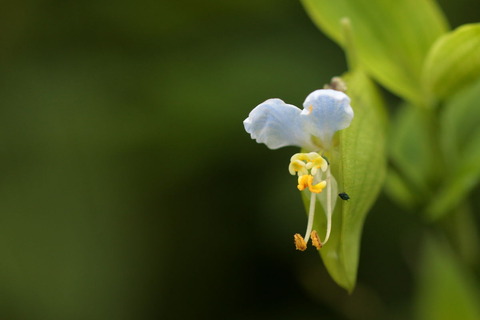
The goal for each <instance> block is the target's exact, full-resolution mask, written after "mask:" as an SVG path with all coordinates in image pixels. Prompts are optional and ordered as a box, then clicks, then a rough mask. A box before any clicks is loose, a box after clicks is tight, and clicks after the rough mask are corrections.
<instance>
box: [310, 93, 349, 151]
mask: <svg viewBox="0 0 480 320" xmlns="http://www.w3.org/2000/svg"><path fill="white" fill-rule="evenodd" d="M303 108H304V109H303V110H302V112H301V119H302V125H303V128H304V130H306V131H308V133H309V134H311V135H313V136H315V137H318V138H319V139H320V140H321V142H322V144H323V146H324V147H327V146H330V144H331V141H332V138H333V135H334V134H335V132H337V131H338V130H342V129H345V128H347V127H348V126H349V125H350V122H352V119H353V109H352V107H351V106H350V98H349V97H348V96H347V95H346V94H345V93H343V92H341V91H337V90H331V89H321V90H316V91H314V92H312V93H310V94H309V95H308V97H307V98H306V99H305V102H304V103H303Z"/></svg>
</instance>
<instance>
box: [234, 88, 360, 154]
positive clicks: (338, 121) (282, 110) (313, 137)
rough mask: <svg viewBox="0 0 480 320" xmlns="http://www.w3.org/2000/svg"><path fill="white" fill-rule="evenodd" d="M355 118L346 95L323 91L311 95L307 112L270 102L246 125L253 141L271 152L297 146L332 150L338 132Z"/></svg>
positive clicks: (260, 105) (245, 123) (251, 114)
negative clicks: (262, 144)
mask: <svg viewBox="0 0 480 320" xmlns="http://www.w3.org/2000/svg"><path fill="white" fill-rule="evenodd" d="M352 119H353V109H352V107H351V106H350V98H349V97H348V96H347V95H346V94H345V93H343V92H341V91H336V90H331V89H321V90H316V91H314V92H312V93H310V94H309V95H308V97H307V98H306V99H305V102H304V103H303V110H300V109H299V108H297V107H295V106H293V105H291V104H286V103H285V102H283V101H282V100H280V99H269V100H267V101H265V102H263V103H261V104H259V105H258V106H257V107H255V108H254V109H253V110H252V111H251V112H250V114H249V115H248V118H247V119H245V121H243V124H244V126H245V130H246V131H247V132H248V133H249V134H250V135H251V137H252V139H255V140H256V141H257V142H258V143H264V144H265V145H266V146H267V147H268V148H270V149H278V148H281V147H285V146H297V147H300V148H303V149H305V150H307V151H315V150H320V149H321V150H328V149H330V148H331V146H332V138H333V135H334V134H335V132H337V131H338V130H342V129H345V128H347V127H348V126H349V125H350V122H351V121H352Z"/></svg>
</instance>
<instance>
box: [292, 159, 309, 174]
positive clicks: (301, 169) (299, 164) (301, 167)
mask: <svg viewBox="0 0 480 320" xmlns="http://www.w3.org/2000/svg"><path fill="white" fill-rule="evenodd" d="M288 171H289V172H290V174H291V175H295V173H296V172H298V173H299V174H301V175H305V174H308V170H307V168H306V165H305V162H303V161H300V160H294V161H291V162H290V165H289V166H288Z"/></svg>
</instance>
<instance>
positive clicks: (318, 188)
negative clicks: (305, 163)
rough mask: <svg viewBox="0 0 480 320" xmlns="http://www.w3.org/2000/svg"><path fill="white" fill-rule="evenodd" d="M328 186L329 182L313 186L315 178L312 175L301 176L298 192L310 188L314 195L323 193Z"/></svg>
mask: <svg viewBox="0 0 480 320" xmlns="http://www.w3.org/2000/svg"><path fill="white" fill-rule="evenodd" d="M326 186H327V182H326V181H321V182H319V183H317V184H315V185H314V184H313V176H312V175H309V174H307V175H303V176H299V177H298V185H297V188H298V190H300V191H303V190H305V189H306V188H308V190H310V192H313V193H320V192H322V190H323V189H324V188H325V187H326Z"/></svg>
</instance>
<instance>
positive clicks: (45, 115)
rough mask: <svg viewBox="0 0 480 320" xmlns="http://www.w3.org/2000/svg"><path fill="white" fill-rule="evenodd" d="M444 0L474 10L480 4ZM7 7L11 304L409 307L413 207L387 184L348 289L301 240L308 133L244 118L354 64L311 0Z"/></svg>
mask: <svg viewBox="0 0 480 320" xmlns="http://www.w3.org/2000/svg"><path fill="white" fill-rule="evenodd" d="M441 5H442V7H443V8H444V9H445V11H446V13H447V16H448V17H449V20H450V22H451V23H452V25H453V26H458V25H460V24H462V23H466V22H475V21H478V18H479V17H478V14H477V13H478V3H476V2H474V1H467V0H464V1H446V0H444V1H441ZM474 5H475V6H476V9H475V7H474ZM1 7H2V10H1V11H0V319H22V320H23V319H29V320H36V319H42V320H43V319H67V320H69V319H187V317H188V318H189V319H386V318H388V319H396V318H395V317H398V318H401V317H402V315H403V316H405V315H408V313H409V311H410V309H411V296H412V292H413V289H414V285H413V280H414V277H415V272H414V270H412V269H411V268H409V266H408V264H407V262H408V261H409V260H411V259H415V245H414V244H413V246H412V243H405V241H403V239H404V238H405V237H406V235H411V234H413V233H414V232H415V231H416V222H415V221H416V218H415V217H414V216H412V215H409V214H406V213H404V212H401V211H399V210H398V209H392V208H393V207H392V206H393V204H392V203H390V202H389V201H388V200H387V199H386V198H385V197H384V196H383V195H382V197H381V199H380V201H379V202H378V203H377V205H376V207H375V208H374V210H373V211H372V212H371V214H370V216H369V218H368V219H367V223H366V228H365V232H364V240H363V243H362V255H361V260H360V269H359V284H358V287H357V290H356V291H355V293H354V294H353V295H352V296H348V295H347V294H346V293H344V292H343V291H342V290H341V289H339V288H337V287H336V286H335V285H334V284H333V282H332V281H331V280H330V279H329V277H328V275H327V274H326V272H325V271H324V269H323V266H322V264H321V262H320V259H319V257H318V255H317V254H316V252H315V251H314V250H309V251H307V252H305V253H299V252H296V251H295V250H294V247H293V243H292V235H293V233H295V232H303V229H304V227H305V223H306V218H305V215H304V212H303V208H302V204H301V200H300V196H299V194H298V191H297V190H296V188H295V181H294V180H295V179H294V178H292V177H290V176H289V174H288V170H287V166H288V161H289V158H290V156H291V154H292V153H294V152H296V151H297V150H296V149H294V148H286V149H282V150H277V151H269V150H268V149H267V148H266V147H265V146H263V145H257V144H255V143H254V142H253V141H252V140H250V138H249V136H248V135H247V134H246V133H245V132H244V130H243V125H242V121H243V119H244V118H245V117H246V116H247V115H248V113H249V112H250V110H251V109H252V108H253V107H255V106H256V105H257V104H259V103H260V102H262V101H264V100H266V99H267V98H271V97H279V98H282V99H284V100H285V101H287V102H289V103H292V104H296V105H301V103H302V102H303V99H304V98H305V96H306V95H307V94H308V93H309V92H311V91H313V90H314V89H317V88H319V87H322V86H323V84H324V83H325V82H328V81H329V79H330V78H331V77H332V76H335V75H339V74H341V73H342V72H344V71H345V69H346V65H345V62H344V56H343V52H342V51H341V50H340V49H339V48H338V47H337V46H336V45H335V44H333V43H332V42H331V41H330V40H328V39H327V38H326V37H325V36H323V35H322V34H321V33H320V31H318V30H317V29H316V28H315V27H314V26H313V24H312V23H311V21H310V20H309V19H308V17H307V15H306V13H305V12H304V10H303V8H302V7H301V5H300V4H299V3H298V2H297V1H274V0H266V1H254V0H248V1H232V2H230V1H213V0H212V1H201V2H200V1H178V2H177V1H170V2H167V1H154V0H141V1H129V2H127V1H93V0H91V1H47V0H42V1H40V0H39V1H22V0H20V1H13V0H7V1H4V2H3V3H2V6H1ZM406 19H408V17H406ZM392 313H393V314H395V315H392ZM387 314H391V315H389V316H386V315H387ZM407 318H408V316H407Z"/></svg>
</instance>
